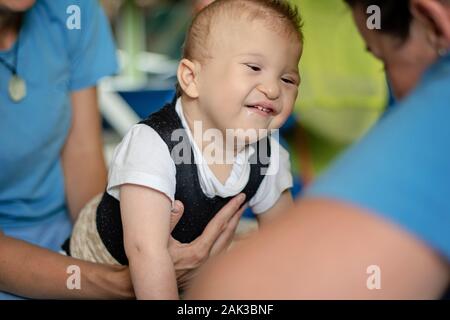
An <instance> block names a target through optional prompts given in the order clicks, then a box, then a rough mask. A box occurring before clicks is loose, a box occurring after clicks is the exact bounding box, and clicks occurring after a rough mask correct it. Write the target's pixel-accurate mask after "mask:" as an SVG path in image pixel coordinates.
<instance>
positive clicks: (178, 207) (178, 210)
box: [170, 200, 184, 232]
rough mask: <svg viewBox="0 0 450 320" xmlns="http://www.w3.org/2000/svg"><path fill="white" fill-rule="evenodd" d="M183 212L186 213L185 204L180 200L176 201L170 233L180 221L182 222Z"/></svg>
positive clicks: (171, 217) (172, 212)
mask: <svg viewBox="0 0 450 320" xmlns="http://www.w3.org/2000/svg"><path fill="white" fill-rule="evenodd" d="M183 212H184V206H183V203H182V202H181V201H179V200H175V202H174V204H173V208H172V211H171V216H170V232H172V231H173V229H174V228H175V226H176V225H177V223H178V221H180V218H181V216H182V215H183Z"/></svg>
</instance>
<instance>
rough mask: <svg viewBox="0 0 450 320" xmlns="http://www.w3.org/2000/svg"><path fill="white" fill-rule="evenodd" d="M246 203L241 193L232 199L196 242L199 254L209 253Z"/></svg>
mask: <svg viewBox="0 0 450 320" xmlns="http://www.w3.org/2000/svg"><path fill="white" fill-rule="evenodd" d="M244 201H245V194H243V193H241V194H239V195H237V196H236V197H234V198H233V199H231V200H230V201H229V202H228V203H227V204H226V205H225V206H224V207H223V208H222V209H220V211H219V212H218V213H217V214H216V215H215V217H214V218H213V219H212V220H211V221H210V222H209V223H208V225H207V226H206V228H205V230H203V233H202V234H201V235H200V236H199V237H198V238H197V239H195V240H194V243H195V246H196V247H197V250H199V252H204V253H208V252H209V251H210V250H211V248H212V246H213V245H214V243H215V242H216V240H217V239H218V238H219V236H220V235H221V234H222V232H224V230H225V228H226V227H227V225H228V222H229V221H230V219H232V218H233V217H234V216H235V215H236V214H237V213H238V212H239V211H240V210H239V208H240V206H241V205H242V203H243V202H244Z"/></svg>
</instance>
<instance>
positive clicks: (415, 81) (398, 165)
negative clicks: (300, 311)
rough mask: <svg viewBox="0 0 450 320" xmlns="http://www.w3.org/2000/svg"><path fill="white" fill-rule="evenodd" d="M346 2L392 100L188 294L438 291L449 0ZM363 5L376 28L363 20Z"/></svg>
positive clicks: (445, 217) (448, 217) (322, 295)
mask: <svg viewBox="0 0 450 320" xmlns="http://www.w3.org/2000/svg"><path fill="white" fill-rule="evenodd" d="M346 2H347V3H348V4H349V5H350V6H351V9H352V12H353V15H354V18H355V22H356V24H357V26H358V29H359V31H360V33H361V34H362V36H363V38H364V40H365V42H366V45H367V48H368V50H370V51H371V52H372V53H373V54H374V55H375V56H376V57H378V58H379V59H380V60H381V61H382V62H383V63H384V65H385V68H386V73H387V75H388V78H389V81H390V83H391V85H392V88H393V91H394V94H395V96H396V98H397V99H398V100H399V102H398V104H397V106H396V108H394V109H393V110H392V111H391V112H390V113H389V114H387V115H386V116H385V117H384V118H383V119H382V120H381V121H380V122H379V123H378V124H377V125H376V126H375V127H374V128H373V129H372V130H371V131H370V132H369V133H368V135H367V136H366V137H364V138H363V139H362V140H361V141H360V142H358V143H357V144H356V145H355V146H354V147H352V148H351V149H350V150H349V151H348V152H346V153H345V154H344V155H343V156H342V157H341V158H340V159H339V160H338V161H337V162H336V163H335V164H334V165H333V166H332V167H331V168H330V169H329V170H328V171H327V172H326V173H325V174H324V175H323V176H322V177H320V178H319V180H318V181H316V182H315V183H314V184H313V185H312V186H311V187H310V188H309V190H307V191H306V195H305V197H303V198H302V199H301V200H299V201H298V202H297V204H296V206H295V207H294V208H293V209H291V210H290V212H289V213H287V214H286V215H284V216H283V217H280V218H279V219H277V221H274V223H273V224H272V225H271V226H270V227H267V228H265V229H264V230H261V232H260V233H259V234H257V235H255V236H254V237H253V238H251V239H249V240H248V241H246V243H242V245H241V246H240V247H236V248H235V250H233V251H232V252H230V253H229V254H228V255H226V256H224V257H222V258H221V259H218V260H216V261H215V263H212V265H211V266H210V268H207V269H206V270H204V272H203V273H202V274H201V276H200V277H199V278H198V281H197V282H196V283H195V284H193V286H192V290H191V291H190V293H188V294H187V297H188V298H208V299H302V298H307V299H311V298H313V299H314V298H316V299H399V298H400V299H408V298H409V299H432V298H434V299H436V298H439V297H441V296H442V294H443V293H444V291H445V289H446V287H447V286H448V284H449V279H450V273H449V266H450V233H449V230H450V204H449V201H448V198H449V187H448V186H449V181H450V149H449V148H448V138H449V137H450V127H449V126H448V119H449V118H450V93H449V92H450V91H449V88H450V52H449V50H450V1H448V0H396V1H391V0H346ZM371 5H377V6H378V8H379V9H380V13H381V16H380V18H381V29H380V30H377V29H375V30H371V29H369V28H368V27H367V24H366V23H367V19H368V15H367V14H366V12H368V11H367V9H368V7H369V6H371ZM372 9H373V7H372ZM369 12H373V11H370V10H369ZM306 37H307V35H306ZM312 40H313V39H312ZM343 40H344V39H343ZM237 261H238V262H239V263H236V262H237ZM371 276H372V279H374V278H373V276H375V277H378V278H379V279H380V283H379V284H381V286H378V285H377V281H375V283H371V282H370V281H368V280H370V278H371ZM377 289H378V290H377Z"/></svg>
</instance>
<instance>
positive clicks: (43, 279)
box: [0, 232, 133, 299]
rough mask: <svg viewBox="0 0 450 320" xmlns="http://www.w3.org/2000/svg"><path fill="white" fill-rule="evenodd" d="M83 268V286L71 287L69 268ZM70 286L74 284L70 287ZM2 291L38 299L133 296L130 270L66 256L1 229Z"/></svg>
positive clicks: (80, 269)
mask: <svg viewBox="0 0 450 320" xmlns="http://www.w3.org/2000/svg"><path fill="white" fill-rule="evenodd" d="M71 265H75V266H77V267H79V269H78V270H79V271H80V273H79V275H80V289H77V288H75V289H69V288H68V286H67V282H68V279H69V277H70V276H72V274H71V273H68V270H70V269H68V267H69V266H71ZM69 287H70V286H69ZM0 291H5V292H9V293H13V294H16V295H19V296H24V297H28V298H36V299H77V298H80V299H102V298H103V299H108V298H110V299H120V298H131V297H133V291H132V287H131V281H130V279H129V273H128V270H127V269H125V268H121V267H113V266H106V265H100V264H94V263H90V262H86V261H81V260H77V259H74V258H71V257H66V256H63V255H61V254H58V253H55V252H52V251H49V250H46V249H43V248H40V247H38V246H34V245H32V244H29V243H26V242H24V241H21V240H17V239H14V238H10V237H7V236H5V235H3V234H2V233H1V232H0Z"/></svg>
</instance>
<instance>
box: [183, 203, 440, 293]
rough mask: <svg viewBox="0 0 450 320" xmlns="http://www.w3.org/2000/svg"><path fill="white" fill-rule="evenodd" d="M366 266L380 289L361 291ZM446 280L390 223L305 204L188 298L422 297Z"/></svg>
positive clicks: (241, 249) (202, 280)
mask: <svg viewBox="0 0 450 320" xmlns="http://www.w3.org/2000/svg"><path fill="white" fill-rule="evenodd" d="M237 262H239V263H237ZM372 265H375V266H378V267H379V268H380V269H379V270H380V271H381V272H380V275H381V277H380V279H381V289H379V290H377V289H373V290H369V287H370V286H369V287H368V286H367V281H368V278H369V276H371V274H368V273H367V270H368V267H369V266H372ZM370 270H371V269H369V271H370ZM371 272H373V271H371ZM448 283H449V265H448V262H445V260H444V259H443V258H442V257H440V256H439V255H438V254H436V253H435V252H434V251H433V250H432V249H430V247H428V246H426V245H425V244H424V243H422V242H421V241H419V240H417V239H416V238H415V237H413V236H412V235H410V234H409V233H407V232H405V231H403V230H402V229H400V228H398V227H397V226H395V225H394V224H391V223H389V222H387V221H385V220H383V219H381V218H379V217H377V216H376V215H373V214H371V213H369V212H367V211H366V210H363V209H361V208H358V207H355V206H353V205H349V204H345V203H342V202H338V201H333V200H326V199H304V200H300V201H299V202H297V203H296V205H295V206H294V207H293V208H292V209H291V210H290V211H289V212H288V213H287V214H286V215H282V216H280V217H279V218H277V220H276V221H273V223H272V224H271V225H268V226H267V228H262V229H261V231H260V232H259V233H257V234H255V235H254V236H253V237H251V238H249V239H248V240H244V241H242V242H241V244H239V245H238V246H236V247H234V248H233V249H232V250H230V251H229V252H228V253H227V254H226V255H223V256H222V257H220V258H218V259H216V260H214V261H212V262H211V264H210V265H209V266H208V267H206V268H205V269H204V270H202V271H201V272H200V274H199V276H198V278H197V279H196V281H194V282H193V284H192V287H191V290H190V291H189V292H188V293H187V295H186V298H187V299H399V298H400V299H427V298H438V297H440V295H441V294H442V293H443V291H444V290H445V287H446V286H447V285H448Z"/></svg>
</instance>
